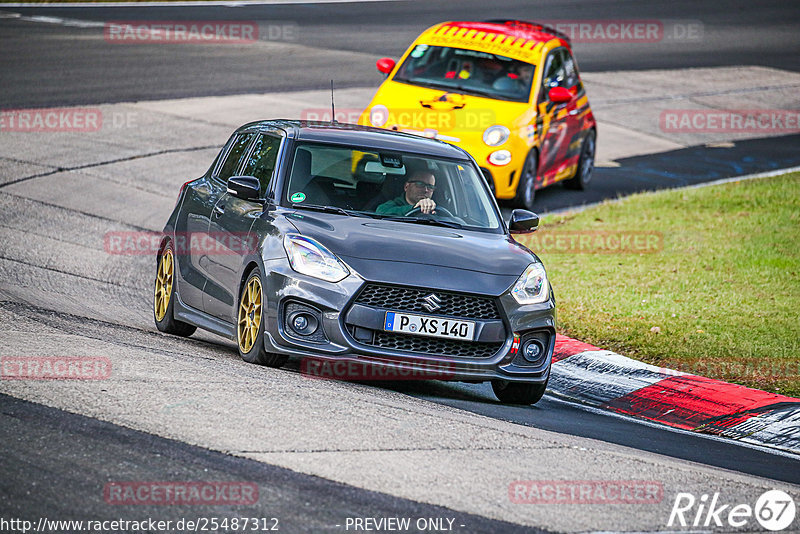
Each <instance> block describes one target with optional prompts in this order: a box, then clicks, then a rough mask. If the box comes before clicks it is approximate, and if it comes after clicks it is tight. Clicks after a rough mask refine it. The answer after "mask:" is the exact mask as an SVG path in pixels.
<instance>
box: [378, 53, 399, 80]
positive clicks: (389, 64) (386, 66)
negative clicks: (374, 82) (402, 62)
mask: <svg viewBox="0 0 800 534" xmlns="http://www.w3.org/2000/svg"><path fill="white" fill-rule="evenodd" d="M394 65H395V62H394V60H393V59H392V58H390V57H382V58H380V59H379V60H378V61H377V62H376V63H375V66H376V67H378V72H382V73H384V74H386V75H387V76H388V75H389V73H390V72H392V69H394Z"/></svg>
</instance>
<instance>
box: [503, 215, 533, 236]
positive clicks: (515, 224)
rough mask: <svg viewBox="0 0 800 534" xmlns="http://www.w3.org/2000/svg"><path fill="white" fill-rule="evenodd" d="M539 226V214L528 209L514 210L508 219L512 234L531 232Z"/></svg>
mask: <svg viewBox="0 0 800 534" xmlns="http://www.w3.org/2000/svg"><path fill="white" fill-rule="evenodd" d="M538 228H539V216H538V215H536V214H535V213H533V212H531V211H528V210H514V211H512V212H511V219H510V220H509V221H508V229H509V230H511V233H512V234H530V233H531V232H535V231H536V230H537V229H538Z"/></svg>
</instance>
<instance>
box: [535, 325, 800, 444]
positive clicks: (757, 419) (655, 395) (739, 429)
mask: <svg viewBox="0 0 800 534" xmlns="http://www.w3.org/2000/svg"><path fill="white" fill-rule="evenodd" d="M548 390H549V392H550V393H553V394H555V395H557V396H559V397H563V398H567V399H570V400H574V401H578V402H581V403H584V404H588V405H591V406H597V407H600V408H603V409H606V410H610V411H613V412H617V413H621V414H626V415H630V416H633V417H638V418H642V419H647V420H649V421H655V422H659V423H663V424H665V425H669V426H672V427H675V428H680V429H683V430H690V431H694V432H701V433H705V434H713V435H717V436H722V437H726V438H731V439H735V440H739V441H743V442H747V443H752V444H756V445H763V446H767V447H774V448H777V449H782V450H784V451H789V452H793V453H796V454H800V399H796V398H793V397H786V396H784V395H778V394H775V393H768V392H766V391H761V390H758V389H751V388H747V387H744V386H739V385H736V384H730V383H728V382H723V381H721V380H713V379H710V378H705V377H702V376H696V375H691V374H688V373H683V372H680V371H673V370H671V369H665V368H663V367H656V366H654V365H649V364H646V363H642V362H639V361H636V360H632V359H631V358H627V357H625V356H621V355H619V354H617V353H615V352H611V351H608V350H603V349H600V348H597V347H595V346H593V345H589V344H587V343H582V342H580V341H578V340H575V339H572V338H569V337H566V336H562V335H560V334H559V335H557V336H556V346H555V352H554V354H553V368H552V371H551V373H550V382H549V383H548Z"/></svg>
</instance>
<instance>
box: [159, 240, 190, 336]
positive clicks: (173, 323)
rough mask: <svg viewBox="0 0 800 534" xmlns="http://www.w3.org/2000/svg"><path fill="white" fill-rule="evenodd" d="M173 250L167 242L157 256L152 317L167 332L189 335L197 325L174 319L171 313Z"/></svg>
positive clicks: (173, 274)
mask: <svg viewBox="0 0 800 534" xmlns="http://www.w3.org/2000/svg"><path fill="white" fill-rule="evenodd" d="M176 267H177V263H176V262H175V252H174V250H173V248H172V243H167V245H166V246H165V247H164V250H162V251H161V254H159V256H158V262H157V267H156V280H155V284H154V286H155V287H154V288H153V318H154V319H155V322H156V328H158V329H159V330H160V331H162V332H164V333H167V334H174V335H176V336H184V337H186V336H191V335H192V334H194V331H195V330H197V327H196V326H194V325H190V324H188V323H184V322H182V321H177V320H175V317H174V316H173V314H172V311H173V308H174V305H175V298H176V297H175V269H176Z"/></svg>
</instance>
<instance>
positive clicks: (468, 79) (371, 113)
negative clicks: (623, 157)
mask: <svg viewBox="0 0 800 534" xmlns="http://www.w3.org/2000/svg"><path fill="white" fill-rule="evenodd" d="M377 66H378V70H379V71H380V72H383V73H385V74H387V79H386V81H384V82H383V84H382V85H381V86H380V88H379V89H378V92H377V93H376V94H375V96H374V97H373V99H372V102H370V104H369V106H368V107H367V108H366V109H365V110H364V111H363V113H362V114H361V116H360V117H359V124H362V125H367V126H377V127H379V128H387V129H391V130H398V131H402V132H409V133H414V134H417V135H421V136H425V137H431V138H434V139H440V140H442V141H447V142H449V143H452V144H454V145H457V146H459V147H461V148H462V149H464V150H466V151H467V152H468V153H469V154H470V155H471V156H472V157H473V158H475V160H476V161H477V162H478V165H479V166H480V167H481V169H482V170H483V173H484V175H485V176H486V179H487V182H488V183H489V186H490V187H491V188H492V190H493V191H494V193H495V196H496V197H497V198H498V199H507V200H512V201H513V203H514V204H515V205H517V206H519V207H524V208H526V209H533V200H534V196H535V192H536V190H537V189H541V188H543V187H547V186H549V185H552V184H554V183H556V182H560V181H562V180H565V185H566V186H567V187H570V188H573V189H584V188H585V187H586V186H587V185H588V183H589V181H590V180H591V176H592V169H593V167H594V154H595V146H596V139H597V128H596V124H595V120H594V116H593V115H592V110H591V108H590V107H589V100H588V98H587V97H586V91H585V90H584V87H583V83H582V82H581V79H580V76H579V74H578V68H577V65H576V63H575V60H574V58H573V57H572V50H571V46H570V42H569V39H568V38H567V36H565V35H564V34H562V33H560V32H558V31H557V30H555V29H553V28H549V27H547V26H544V25H541V24H537V23H534V22H524V21H516V20H502V21H488V22H443V23H441V24H437V25H436V26H433V27H431V28H428V29H427V30H425V31H424V32H423V33H422V35H420V36H419V37H418V38H417V39H416V40H415V41H414V42H413V43H412V44H411V46H410V47H409V49H408V50H407V51H406V52H405V54H403V57H402V58H400V61H399V62H397V63H395V61H394V60H392V59H391V58H382V59H380V60H378V63H377Z"/></svg>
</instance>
